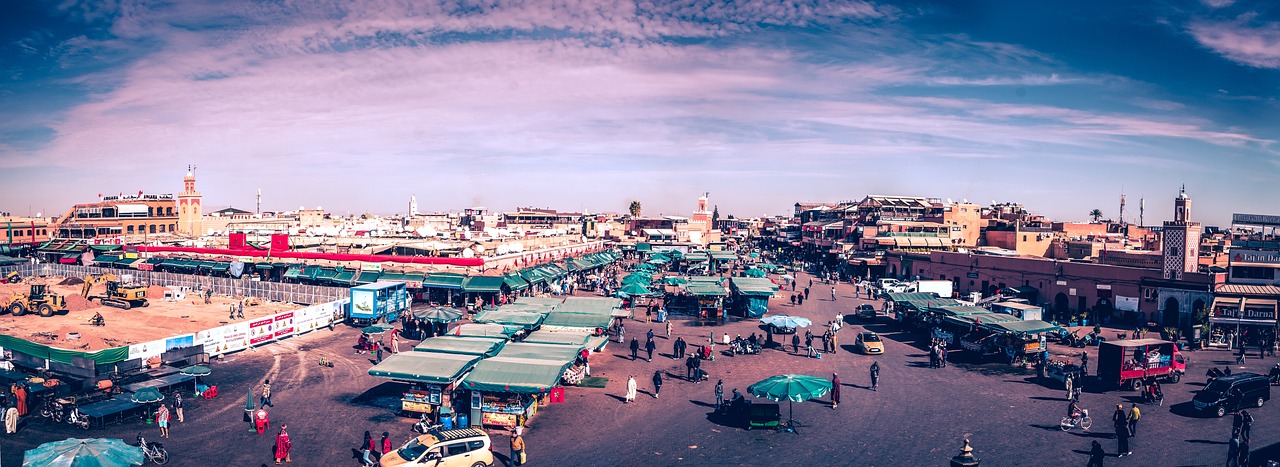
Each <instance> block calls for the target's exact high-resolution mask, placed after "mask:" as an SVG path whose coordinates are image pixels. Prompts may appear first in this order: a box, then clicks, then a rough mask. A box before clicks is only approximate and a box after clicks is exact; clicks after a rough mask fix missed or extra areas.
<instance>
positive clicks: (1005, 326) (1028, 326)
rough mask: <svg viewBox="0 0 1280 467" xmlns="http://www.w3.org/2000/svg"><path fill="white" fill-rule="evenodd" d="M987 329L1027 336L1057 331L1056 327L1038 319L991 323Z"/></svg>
mask: <svg viewBox="0 0 1280 467" xmlns="http://www.w3.org/2000/svg"><path fill="white" fill-rule="evenodd" d="M989 327H990V328H992V329H999V330H1002V331H1005V332H1015V333H1027V334H1038V333H1042V332H1046V331H1052V330H1054V329H1058V326H1054V325H1053V324H1050V323H1048V322H1045V321H1041V320H1038V319H1029V320H1026V321H1009V322H993V323H991V325H990V326H989Z"/></svg>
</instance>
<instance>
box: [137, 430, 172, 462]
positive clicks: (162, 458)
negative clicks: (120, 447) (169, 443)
mask: <svg viewBox="0 0 1280 467" xmlns="http://www.w3.org/2000/svg"><path fill="white" fill-rule="evenodd" d="M133 445H134V446H138V447H140V448H142V455H143V456H145V457H146V459H147V460H149V461H151V462H155V463H156V464H157V465H162V464H164V463H166V462H169V451H166V450H164V445H163V444H160V443H148V442H147V440H146V439H145V438H143V437H142V435H138V442H136V443H134V444H133Z"/></svg>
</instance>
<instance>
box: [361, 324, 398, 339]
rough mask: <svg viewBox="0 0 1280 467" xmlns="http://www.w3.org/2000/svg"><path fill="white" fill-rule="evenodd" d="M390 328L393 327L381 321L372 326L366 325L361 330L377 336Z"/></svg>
mask: <svg viewBox="0 0 1280 467" xmlns="http://www.w3.org/2000/svg"><path fill="white" fill-rule="evenodd" d="M388 329H391V326H387V325H385V324H381V323H379V324H375V325H372V326H365V327H364V328H363V329H361V330H360V332H363V333H365V334H369V335H371V336H376V335H378V334H382V333H384V332H387V330H388Z"/></svg>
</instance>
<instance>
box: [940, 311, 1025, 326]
mask: <svg viewBox="0 0 1280 467" xmlns="http://www.w3.org/2000/svg"><path fill="white" fill-rule="evenodd" d="M942 320H943V321H946V322H948V323H951V324H955V325H958V326H964V327H971V326H973V323H974V322H979V323H981V325H984V326H985V325H988V324H992V323H999V322H1009V321H1019V320H1018V318H1015V317H1013V316H1011V315H1006V314H1003V313H986V314H975V315H964V316H947V317H944V318H942Z"/></svg>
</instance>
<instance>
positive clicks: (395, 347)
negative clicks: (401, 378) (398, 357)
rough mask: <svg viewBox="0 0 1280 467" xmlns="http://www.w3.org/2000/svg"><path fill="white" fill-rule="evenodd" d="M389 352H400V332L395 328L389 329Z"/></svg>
mask: <svg viewBox="0 0 1280 467" xmlns="http://www.w3.org/2000/svg"><path fill="white" fill-rule="evenodd" d="M391 353H393V354H397V353H400V333H398V332H396V330H395V329H392V330H391Z"/></svg>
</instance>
